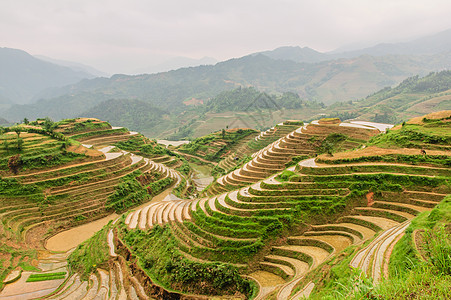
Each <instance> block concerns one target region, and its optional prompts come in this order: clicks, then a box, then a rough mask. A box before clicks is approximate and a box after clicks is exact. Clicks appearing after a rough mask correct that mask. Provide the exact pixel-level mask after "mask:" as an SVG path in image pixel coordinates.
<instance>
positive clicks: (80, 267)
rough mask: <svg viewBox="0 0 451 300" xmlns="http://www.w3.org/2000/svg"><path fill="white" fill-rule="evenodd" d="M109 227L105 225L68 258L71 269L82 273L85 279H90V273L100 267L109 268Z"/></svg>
mask: <svg viewBox="0 0 451 300" xmlns="http://www.w3.org/2000/svg"><path fill="white" fill-rule="evenodd" d="M108 229H109V227H108V226H105V227H103V228H102V229H101V230H100V231H98V232H96V234H94V236H93V237H91V238H90V239H88V240H86V241H84V242H83V243H82V244H80V245H79V246H78V247H77V248H76V249H75V250H74V251H73V252H72V253H71V254H70V255H69V257H68V259H67V261H68V263H69V266H70V268H71V270H72V271H73V272H77V273H78V274H80V277H81V278H82V279H83V280H88V278H89V275H90V274H91V273H92V272H94V271H95V270H96V268H98V267H99V268H101V267H104V268H108V265H107V264H106V263H107V262H108V259H109V252H108V251H109V250H108V244H107V234H108Z"/></svg>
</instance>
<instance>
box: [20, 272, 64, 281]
mask: <svg viewBox="0 0 451 300" xmlns="http://www.w3.org/2000/svg"><path fill="white" fill-rule="evenodd" d="M66 274H67V273H66V272H55V273H41V274H31V275H30V276H29V277H28V279H27V282H38V281H47V280H57V279H64V278H66Z"/></svg>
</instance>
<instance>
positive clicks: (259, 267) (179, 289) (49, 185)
mask: <svg viewBox="0 0 451 300" xmlns="http://www.w3.org/2000/svg"><path fill="white" fill-rule="evenodd" d="M450 118H451V114H450V113H449V112H440V113H434V114H430V115H426V116H423V117H420V118H417V119H412V120H411V121H409V122H406V123H405V124H399V125H397V126H395V127H393V128H392V129H390V130H388V131H386V132H382V133H379V130H378V129H377V128H379V127H380V125H381V124H374V123H366V124H361V123H352V122H351V123H344V122H340V121H339V120H338V119H330V118H329V119H322V120H319V121H315V122H312V123H310V124H308V125H302V124H301V123H300V122H297V121H287V122H285V123H283V124H279V125H277V126H274V127H273V128H271V129H270V130H268V131H267V132H265V133H261V134H260V135H259V136H258V137H257V138H254V139H253V140H251V141H249V142H247V144H246V145H247V147H248V148H250V149H251V148H252V147H254V148H255V147H256V148H258V147H260V146H263V145H265V144H266V147H264V148H262V149H261V150H260V151H257V152H255V153H254V154H253V155H252V160H251V161H249V162H248V163H246V164H244V165H243V166H242V167H240V168H237V169H236V170H234V171H232V172H231V173H229V174H227V175H226V176H224V177H222V179H218V183H219V181H222V183H224V187H225V188H224V190H222V191H221V192H218V191H216V192H215V190H210V191H211V192H212V193H211V195H210V196H208V197H205V198H188V197H184V196H183V193H178V194H179V195H180V196H181V197H173V195H172V194H171V195H170V196H171V197H169V198H165V199H161V198H158V197H157V198H155V199H154V200H152V201H150V199H149V197H152V196H154V193H159V192H161V191H162V190H163V189H165V188H166V187H167V186H169V185H170V184H171V183H170V181H171V182H172V180H174V181H176V183H175V186H174V189H173V191H176V190H178V191H179V192H180V190H186V189H187V183H186V182H187V181H186V179H185V178H184V175H182V174H189V173H183V172H180V173H179V172H175V171H174V170H172V169H171V168H168V167H164V166H163V165H160V164H158V163H155V162H154V161H155V159H158V158H159V157H163V156H171V155H169V154H170V150H168V149H165V148H162V147H160V146H158V145H156V144H155V143H154V142H152V141H149V140H148V139H145V138H144V137H142V136H140V135H139V134H137V133H133V132H128V131H127V130H126V129H125V128H111V126H110V125H109V124H108V123H106V122H102V121H100V120H97V119H73V120H65V121H63V122H60V123H57V124H56V125H55V126H58V127H56V129H55V128H54V127H55V126H52V125H53V123H51V122H50V121H49V120H48V119H46V120H37V121H36V122H32V123H30V124H29V125H21V127H22V129H23V130H26V128H28V129H27V130H28V131H32V130H35V131H36V132H40V133H30V132H28V133H25V132H22V133H20V134H16V133H15V132H14V130H12V129H10V132H9V133H7V134H5V135H6V136H3V137H2V138H3V139H5V138H6V139H7V140H8V143H9V144H8V145H9V146H8V149H10V150H8V151H15V152H14V153H11V154H15V153H16V151H19V152H20V151H22V152H20V153H21V155H23V156H24V157H25V156H27V157H32V156H33V153H38V154H40V155H44V153H46V154H48V153H51V151H45V149H50V147H52V149H54V150H52V151H56V152H55V153H64V152H65V151H64V147H62V146H61V145H62V143H63V142H62V141H60V142H58V141H53V140H52V139H54V138H52V136H51V135H50V133H49V128H50V129H51V128H53V129H55V132H59V133H57V134H55V135H54V136H55V137H58V138H60V139H63V140H65V141H66V142H68V143H71V144H73V146H77V145H78V144H77V143H76V142H75V141H74V140H78V141H81V142H82V143H83V145H88V144H89V145H92V146H93V147H97V149H100V150H101V151H100V152H99V151H98V150H96V149H95V148H91V149H90V150H89V151H91V153H100V156H99V157H98V158H97V159H95V160H93V161H90V162H86V163H85V162H83V160H82V161H79V162H78V163H76V164H74V163H73V162H72V161H66V162H64V164H65V165H64V164H63V165H61V164H59V163H58V162H55V163H56V164H55V165H54V166H53V167H52V168H46V166H45V165H43V166H42V168H41V169H39V170H38V169H35V166H34V165H30V166H31V167H30V168H29V169H28V168H27V169H26V170H25V169H20V170H19V172H18V174H17V175H14V174H12V171H8V170H3V169H2V175H1V176H2V177H1V180H2V182H4V183H5V182H7V184H6V185H5V184H3V186H4V187H7V188H6V189H5V188H4V189H3V190H2V195H1V199H0V200H1V201H3V202H4V203H8V205H3V206H2V210H1V211H0V218H1V220H2V223H1V224H3V225H2V227H0V229H1V230H2V231H1V234H2V239H3V241H6V242H7V245H5V246H4V247H3V248H1V249H0V255H1V257H2V258H5V259H7V260H8V259H9V261H10V262H11V263H8V264H7V265H6V266H5V265H3V267H2V268H3V269H2V273H1V274H5V275H2V276H4V277H2V281H3V278H5V276H6V275H8V278H14V276H15V275H14V274H15V273H14V269H15V268H16V266H20V268H24V271H23V273H22V274H24V275H22V277H21V278H19V279H17V281H15V282H12V283H7V284H6V285H5V287H4V289H3V291H1V292H0V296H11V295H24V294H26V293H34V295H39V297H42V296H44V297H45V298H49V299H50V298H56V299H59V298H65V297H66V298H67V297H70V298H71V299H84V298H93V297H99V298H103V297H104V296H106V295H109V296H111V297H112V298H116V297H118V298H119V297H121V298H127V297H130V298H138V299H146V298H149V297H154V298H157V299H179V298H181V297H183V298H186V299H198V298H203V297H204V296H207V297H217V296H219V297H229V298H230V297H233V298H238V299H248V298H252V297H255V298H256V299H298V298H299V297H302V296H303V295H305V296H308V295H311V297H314V298H315V299H327V298H331V299H334V298H340V297H341V298H343V296H344V295H345V298H350V299H359V298H361V297H362V296H363V295H371V297H374V298H383V299H384V298H388V297H389V296H390V297H391V296H393V295H395V297H398V298H400V299H402V298H403V297H404V296H405V295H409V294H410V295H411V294H412V293H414V292H415V293H417V292H418V293H420V290H421V295H424V294H428V295H434V297H435V298H443V299H446V298H447V297H449V296H450V294H449V291H450V285H449V283H450V282H451V281H450V280H449V276H451V273H450V272H449V263H451V262H450V261H449V256H446V253H448V252H447V251H449V249H451V247H450V245H451V237H450V235H449V233H448V232H447V231H446V228H447V227H446V226H449V196H448V197H447V195H448V194H449V193H450V192H451V189H450V186H451V183H450V180H451V172H450V170H449V168H447V167H444V166H448V165H449V161H450V157H451V152H450V147H451V143H450V140H449V132H450V130H449V129H450V128H449V126H450V124H451V123H450V122H449V119H450ZM77 124H78V125H77ZM79 124H84V125H79ZM32 126H34V127H32ZM35 127H42V129H37V128H35ZM41 130H42V131H41ZM56 130H58V131H56ZM277 132H279V133H280V132H284V134H281V136H282V137H281V138H278V139H277V140H275V141H274V139H272V138H274V137H275V136H276V134H277ZM63 133H65V135H63ZM220 134H221V133H219V135H218V136H215V137H213V140H210V141H209V142H210V143H213V144H214V143H216V142H217V141H219V139H220V138H225V136H224V137H221V135H220ZM19 136H21V137H22V138H23V139H24V140H25V144H23V145H25V147H23V148H22V150H18V149H17V147H18V145H19V142H18V140H19V138H20V137H19ZM111 144H113V145H115V146H116V147H120V148H122V149H125V150H127V152H130V151H131V152H133V153H132V154H130V153H127V152H121V151H114V148H113V147H114V146H113V145H111ZM197 144H199V143H197ZM105 145H111V146H110V147H106V148H103V147H104V146H105ZM199 145H200V144H199ZM205 145H206V144H205ZM362 145H365V146H366V147H362ZM77 147H81V148H79V149H86V150H84V151H88V150H87V148H86V147H85V146H80V145H78V146H77ZM406 147H407V148H406ZM200 148H201V147H199V149H200ZM14 149H16V150H14ZM110 150H113V151H112V152H110ZM422 150H425V151H426V153H427V154H424V153H422ZM3 151H6V149H3ZM2 153H3V152H2ZM121 153H122V154H121ZM315 153H316V154H319V155H318V157H316V158H315ZM321 153H323V154H321ZM145 154H147V155H148V156H146V157H143V156H141V155H145ZM194 154H197V155H200V156H201V157H202V156H203V154H202V153H194ZM3 155H4V154H3ZM84 155H86V154H84ZM162 155H163V156H162ZM309 156H310V157H311V158H307V157H309ZM77 157H78V156H77ZM177 157H178V156H177V155H175V156H173V158H171V159H169V160H168V159H165V161H172V163H169V164H167V165H169V166H171V165H172V164H173V163H174V165H175V166H176V165H179V162H177ZM79 158H81V159H85V158H83V156H80V157H79ZM298 158H299V159H298ZM27 161H30V160H27ZM38 161H39V162H42V163H43V164H45V162H44V161H43V160H42V159H39V160H38ZM117 164H120V165H121V166H119V165H117ZM182 165H183V163H182ZM135 169H139V170H140V171H141V172H138V171H136V170H135ZM179 176H180V177H179ZM119 178H120V179H119ZM135 178H136V179H135ZM165 178H169V179H165ZM171 178H172V180H171ZM177 178H178V179H177ZM157 182H159V183H160V184H156V183H157ZM163 183H164V184H163ZM11 184H13V185H11ZM115 185H117V186H116V187H115ZM90 193H99V194H98V197H97V196H93V195H94V194H90ZM149 193H150V196H149ZM83 195H86V196H87V195H89V197H88V198H89V199H92V200H90V201H89V202H86V201H84V202H82V201H81V198H82V197H83ZM77 199H80V200H77ZM84 199H86V198H84ZM95 199H97V200H95ZM105 199H106V200H105ZM68 201H70V203H71V205H70V206H67V203H68ZM102 201H105V202H102ZM142 202H145V203H144V204H143V205H141V206H138V207H136V206H137V205H138V204H139V203H142ZM83 203H84V204H83ZM99 203H105V204H103V205H105V206H103V205H100V206H99ZM63 206H64V207H63ZM42 207H45V209H44V210H42ZM131 207H136V208H135V209H132V210H131V211H129V210H128V209H129V208H131ZM83 208H85V209H84V210H83ZM105 208H109V209H114V210H115V211H117V212H126V213H125V214H124V215H122V216H120V215H116V216H115V217H114V219H115V221H114V222H110V223H108V224H107V225H106V226H105V227H104V228H103V229H101V230H100V231H98V232H97V233H96V234H95V235H94V236H93V237H92V238H90V239H89V240H87V241H85V242H84V243H82V244H80V245H79V246H78V247H77V248H76V249H75V250H74V251H73V252H71V254H62V253H61V254H57V255H55V254H50V256H40V255H38V254H37V252H36V249H40V250H41V251H45V250H44V249H42V248H39V245H40V241H41V240H40V239H39V237H40V236H42V235H44V236H45V235H46V234H49V235H52V234H54V233H55V232H53V231H51V230H50V231H49V230H46V231H42V230H34V231H33V228H40V227H39V226H44V225H45V226H49V227H47V228H55V230H56V232H58V230H59V229H61V228H59V229H58V228H57V227H54V226H55V225H56V224H55V223H54V222H52V221H51V220H54V219H56V218H59V222H63V223H64V222H70V223H69V224H67V223H66V224H67V225H66V226H69V227H72V226H74V225H76V224H79V223H80V222H88V221H90V220H92V219H93V216H94V214H95V213H94V212H96V211H97V212H96V213H101V212H102V211H103V209H105ZM89 212H92V213H93V215H90V213H89ZM58 216H61V217H58ZM73 216H79V217H77V218H74V219H71V218H72V217H73ZM49 218H51V219H50V221H48V222H47V221H46V220H48V219H49ZM65 220H67V221H65ZM110 220H111V219H110ZM404 233H405V235H404ZM403 235H404V237H402V236H403ZM57 236H58V235H56V236H55V237H57ZM23 238H25V239H26V240H27V241H28V244H27V245H26V246H25V244H24V243H23V242H21V241H23ZM14 243H16V244H20V245H21V247H23V248H22V249H20V250H15V251H14V250H13V248H12V245H14ZM439 245H441V246H440V247H439ZM443 254H444V255H443ZM437 255H442V256H440V257H441V258H442V259H441V260H436V259H434V258H435V257H437ZM13 257H18V258H19V259H15V260H14V259H12V258H13ZM66 258H67V259H66ZM49 261H53V262H54V264H52V265H51V266H50V267H49V268H48V269H45V267H44V266H47V265H48V263H49ZM19 262H22V264H20V263H19ZM67 264H68V265H69V267H68V266H67ZM350 266H351V267H352V268H350ZM17 270H20V269H17ZM25 270H31V271H25ZM418 274H421V278H419V276H417V275H418ZM27 278H32V280H36V281H39V282H41V281H42V283H40V284H39V285H30V284H27V283H26V282H25V280H27ZM382 280H385V281H383V283H384V284H382V285H379V284H378V283H380V282H381V281H382ZM44 283H45V288H44V285H43V284H44ZM53 290H54V293H53V294H50V295H48V296H46V295H47V294H48V293H49V291H53ZM14 293H16V294H14ZM337 293H339V294H337Z"/></svg>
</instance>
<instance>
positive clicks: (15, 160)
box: [8, 154, 22, 175]
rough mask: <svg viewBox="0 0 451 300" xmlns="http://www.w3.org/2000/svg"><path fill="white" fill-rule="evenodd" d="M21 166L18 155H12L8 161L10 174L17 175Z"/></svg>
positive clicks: (20, 159)
mask: <svg viewBox="0 0 451 300" xmlns="http://www.w3.org/2000/svg"><path fill="white" fill-rule="evenodd" d="M21 166H22V158H21V157H20V154H16V155H13V156H11V157H10V158H9V159H8V168H9V169H10V170H11V172H13V173H14V175H16V174H17V173H19V169H20V167H21Z"/></svg>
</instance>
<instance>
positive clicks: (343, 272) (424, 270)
mask: <svg viewBox="0 0 451 300" xmlns="http://www.w3.org/2000/svg"><path fill="white" fill-rule="evenodd" d="M450 212H451V197H450V196H448V197H446V198H445V199H444V200H442V202H440V204H439V205H438V206H437V207H436V208H434V209H433V210H432V211H430V212H424V213H422V214H420V215H419V216H418V217H416V218H415V219H413V220H412V223H411V225H410V226H409V227H408V228H407V230H406V234H405V235H404V236H403V237H402V238H401V240H400V241H399V242H398V243H397V244H396V246H395V248H394V250H393V254H392V256H391V259H390V279H385V280H384V281H383V282H382V283H380V284H378V285H375V284H374V283H373V282H372V280H371V279H369V278H368V277H367V276H366V275H365V274H363V273H362V272H361V271H360V270H358V269H356V270H352V269H351V268H349V262H350V260H351V259H352V257H353V254H355V251H354V250H355V247H354V246H353V247H351V248H348V249H346V250H345V255H339V256H338V257H337V258H334V259H333V260H331V261H330V262H329V263H328V264H329V265H331V266H332V267H331V268H330V271H329V274H330V276H329V277H328V278H327V279H326V280H325V281H324V282H322V283H321V288H320V289H319V290H318V289H315V291H314V293H313V294H312V295H311V296H310V298H311V299H344V298H346V299H363V298H365V299H447V298H449V296H450V291H451V269H450V266H451V234H450V233H449V224H450V222H451V214H450ZM418 230H420V231H425V233H421V232H420V234H422V235H423V239H422V244H421V245H415V244H414V239H413V233H414V232H416V231H418ZM418 247H421V249H423V250H421V251H420V252H418Z"/></svg>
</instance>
